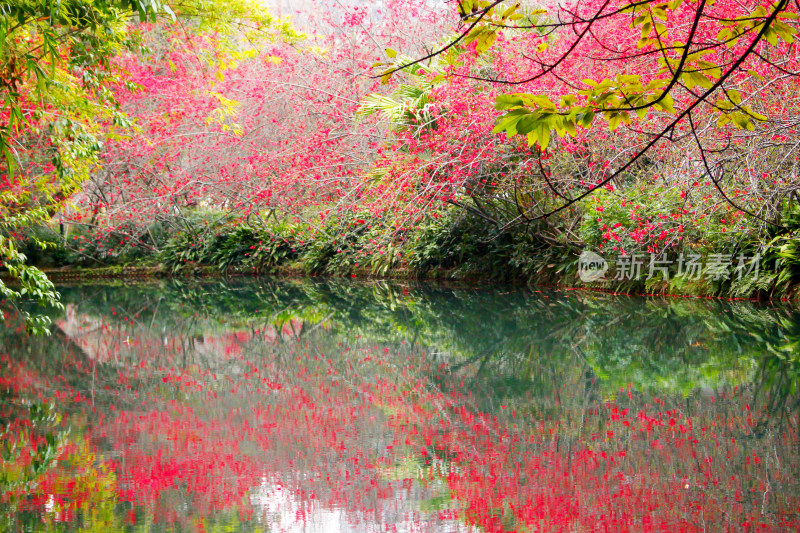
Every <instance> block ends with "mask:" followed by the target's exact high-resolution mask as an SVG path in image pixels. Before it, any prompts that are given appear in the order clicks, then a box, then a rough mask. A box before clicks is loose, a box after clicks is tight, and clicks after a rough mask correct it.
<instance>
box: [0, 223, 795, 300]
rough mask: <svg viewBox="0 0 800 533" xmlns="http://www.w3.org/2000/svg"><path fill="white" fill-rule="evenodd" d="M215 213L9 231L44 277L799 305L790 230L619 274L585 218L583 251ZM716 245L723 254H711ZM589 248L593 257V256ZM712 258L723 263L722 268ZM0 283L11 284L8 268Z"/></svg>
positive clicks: (476, 236)
mask: <svg viewBox="0 0 800 533" xmlns="http://www.w3.org/2000/svg"><path fill="white" fill-rule="evenodd" d="M215 215H216V214H214V213H200V212H198V213H195V216H194V217H193V218H192V219H186V220H184V221H183V222H184V224H183V226H182V229H178V230H176V229H175V228H176V227H177V225H176V224H175V223H174V222H175V221H171V223H170V224H168V225H167V224H164V225H161V224H155V225H152V226H149V227H146V228H134V227H124V228H118V229H117V231H115V232H107V231H104V232H98V233H91V232H87V231H85V230H82V229H81V227H80V226H60V225H38V226H34V227H30V228H28V229H27V230H26V233H25V234H23V235H20V236H18V239H19V243H20V252H21V253H22V254H23V255H24V256H25V257H26V259H27V261H28V262H29V263H30V264H31V265H33V266H35V267H37V268H39V269H40V270H41V271H42V272H44V274H45V275H46V276H47V277H48V278H49V279H50V280H51V281H53V282H66V281H72V280H75V281H84V280H92V279H104V278H116V279H137V278H153V279H155V278H169V277H178V278H181V277H229V276H261V275H274V276H278V277H323V278H326V277H328V278H355V279H377V280H396V281H436V282H446V283H456V284H466V285H471V284H475V283H485V282H495V283H508V284H516V285H530V286H539V287H554V288H556V287H557V288H562V289H586V290H591V291H599V292H609V293H616V294H629V295H641V296H657V297H706V298H708V297H713V298H724V299H737V300H754V301H779V300H783V301H787V300H790V301H793V302H798V301H800V291H798V290H797V288H798V286H800V285H799V283H800V254H793V251H794V250H797V249H800V246H797V243H798V242H800V239H798V238H797V237H795V236H794V232H792V233H790V234H788V235H783V236H775V237H773V239H772V241H771V242H769V244H768V245H764V244H760V242H762V243H763V242H764V241H760V242H759V241H755V240H754V241H751V242H747V241H744V242H740V243H738V244H737V245H736V246H735V247H734V248H729V247H728V246H730V245H732V243H733V242H734V239H733V238H732V239H731V240H730V241H726V240H721V241H718V242H717V243H716V245H715V246H705V247H703V246H701V245H700V244H699V239H698V242H684V243H682V246H681V247H680V248H679V249H678V250H676V251H675V252H672V253H661V254H657V255H656V254H653V255H652V256H651V255H649V254H639V255H638V256H637V255H636V254H633V257H634V263H635V262H636V258H637V257H638V261H639V262H640V264H639V265H638V267H637V269H636V272H634V271H633V270H634V269H632V268H631V264H630V260H629V259H628V264H627V269H628V272H627V276H626V273H625V272H622V275H620V270H621V269H622V270H624V269H625V268H626V267H625V264H624V262H625V260H626V259H625V257H622V263H621V262H620V257H619V256H617V262H616V268H613V266H614V264H615V263H614V262H613V260H612V259H613V257H614V256H613V255H611V254H608V255H607V254H604V252H603V250H602V246H592V242H591V232H590V231H587V230H586V228H587V224H585V223H584V225H583V228H582V230H583V234H584V236H588V238H585V239H584V242H585V244H584V247H583V248H581V247H579V246H576V245H575V244H574V243H568V242H563V243H559V242H558V241H553V242H548V241H545V240H542V239H541V237H540V235H539V234H538V233H536V232H529V231H517V232H504V233H499V234H497V235H494V234H492V233H491V232H487V230H486V227H485V225H484V224H482V221H481V219H480V218H479V217H475V216H471V215H470V214H469V213H465V212H463V211H459V210H455V209H452V210H449V211H447V210H445V211H443V212H442V214H441V216H439V217H433V218H430V219H429V220H428V221H427V222H426V223H424V224H420V225H419V227H418V228H416V229H415V230H413V231H409V232H405V233H401V232H395V233H394V238H393V239H392V240H391V242H390V243H389V244H386V239H385V236H386V234H387V233H389V231H390V228H387V227H386V226H385V225H384V224H382V223H381V220H376V219H373V220H369V219H363V218H358V216H353V217H349V218H347V219H338V220H336V219H334V218H333V217H331V218H330V219H328V220H327V221H326V222H327V223H326V224H325V227H324V228H322V230H321V229H319V228H315V227H311V226H308V225H304V224H302V223H299V222H294V223H287V222H285V221H283V222H274V221H272V222H267V221H261V220H256V221H255V223H249V224H245V223H242V222H241V221H227V222H224V223H221V224H215V223H214V222H213V220H215ZM217 220H218V219H217ZM588 226H589V230H591V225H588ZM132 235H134V236H135V238H131V236H132ZM698 235H702V233H701V232H698ZM742 240H743V239H742ZM377 242H380V244H373V243H377ZM720 245H722V246H720ZM725 245H728V246H725ZM726 248H727V253H721V252H723V251H725V250H726ZM585 251H591V252H593V255H594V254H595V253H596V252H599V254H604V255H607V258H608V259H609V263H610V265H611V266H610V267H609V266H607V267H606V268H608V273H607V274H606V276H605V280H603V281H597V282H583V281H582V280H581V275H580V274H581V272H579V269H580V268H581V264H580V261H581V258H582V257H583V256H582V255H581V254H582V252H585ZM689 252H691V253H694V254H695V255H694V256H693V257H694V258H695V259H696V262H697V263H698V264H697V266H698V269H697V270H695V271H694V272H692V271H691V270H690V269H689V270H688V271H687V269H686V268H684V264H687V265H688V264H689V260H690V253H689ZM684 253H686V257H684ZM599 254H597V255H594V256H595V257H602V256H601V255H599ZM714 258H716V263H717V265H716V266H717V272H716V274H714V275H708V274H709V273H711V270H705V272H704V271H703V270H702V268H703V267H704V266H705V267H707V268H708V269H711V268H712V262H713V261H712V259H714ZM720 258H723V259H720ZM651 260H653V261H656V263H657V264H659V265H662V266H656V267H655V274H654V272H652V271H651V270H650V269H652V268H653V267H652V265H649V264H648V261H651ZM722 260H724V261H727V263H724V264H723V265H722V268H720V261H722ZM737 261H738V266H737ZM634 274H638V275H634ZM693 274H694V275H693ZM665 276H666V279H664V277H665ZM615 277H617V278H619V277H622V278H624V279H614V278H615ZM0 279H3V280H4V281H6V282H7V283H13V281H14V280H13V279H12V278H10V277H9V276H7V273H2V274H0Z"/></svg>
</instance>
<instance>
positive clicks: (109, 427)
mask: <svg viewBox="0 0 800 533" xmlns="http://www.w3.org/2000/svg"><path fill="white" fill-rule="evenodd" d="M60 290H61V292H62V295H63V299H64V302H65V304H66V310H65V312H64V313H63V314H60V315H57V316H55V315H54V317H53V318H54V328H53V334H52V335H51V336H50V337H46V338H31V337H27V336H25V335H24V334H23V333H21V332H20V329H19V327H18V325H15V324H14V323H13V320H12V322H10V323H9V324H7V326H8V327H3V329H0V361H1V362H0V435H1V436H2V444H0V452H2V457H0V531H136V532H138V531H149V532H157V531H209V532H211V531H214V532H223V531H225V532H228V531H248V532H250V531H252V532H255V531H263V532H267V531H272V532H275V531H303V532H339V531H364V532H366V531H369V532H383V531H388V532H395V531H397V532H402V531H442V532H444V531H447V532H460V531H522V532H525V531H566V532H583V531H797V530H798V528H800V440H798V411H800V394H798V390H797V384H798V380H799V379H800V356H799V355H798V353H799V352H800V344H799V343H800V313H798V312H797V311H795V310H792V309H786V308H780V307H774V306H762V307H759V306H755V305H753V304H751V303H748V302H743V303H730V302H718V301H708V300H697V299H673V300H646V299H638V298H628V297H622V298H617V297H613V296H608V295H602V294H598V293H591V292H578V291H533V290H524V289H518V288H481V289H448V288H442V287H438V288H424V287H417V286H409V285H391V284H384V283H370V284H357V283H342V282H330V283H318V282H310V281H302V282H300V281H280V282H278V281H270V280H241V281H232V282H218V281H215V282H213V283H178V282H161V283H150V284H132V283H121V282H120V283H116V284H109V285H80V286H70V287H61V288H60Z"/></svg>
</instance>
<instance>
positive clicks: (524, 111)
mask: <svg viewBox="0 0 800 533" xmlns="http://www.w3.org/2000/svg"><path fill="white" fill-rule="evenodd" d="M571 101H572V100H571V99H570V98H569V97H565V99H564V100H562V104H563V103H565V102H566V103H569V102H571ZM495 108H497V109H498V110H504V109H506V110H508V111H507V112H506V113H505V114H504V115H502V116H501V117H500V118H499V119H498V120H497V123H496V124H495V127H494V132H495V133H501V132H505V133H506V135H508V136H514V135H526V136H527V137H528V144H530V145H531V146H532V145H534V144H538V145H539V147H540V148H541V149H542V150H545V149H546V148H547V147H548V146H549V144H550V140H551V132H552V131H553V130H555V132H556V133H557V134H558V135H559V136H561V137H563V136H565V135H567V134H569V135H576V133H577V126H578V125H579V124H578V120H579V119H578V117H577V114H576V113H573V114H565V113H561V112H559V110H558V107H557V106H556V104H555V103H554V102H552V101H551V100H550V99H549V98H548V97H546V96H544V95H534V94H505V95H500V96H498V97H497V99H496V100H495ZM590 122H591V119H590Z"/></svg>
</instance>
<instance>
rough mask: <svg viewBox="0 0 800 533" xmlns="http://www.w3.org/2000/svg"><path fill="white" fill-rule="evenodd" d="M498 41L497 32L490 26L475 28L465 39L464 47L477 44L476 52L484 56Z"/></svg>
mask: <svg viewBox="0 0 800 533" xmlns="http://www.w3.org/2000/svg"><path fill="white" fill-rule="evenodd" d="M496 39H497V30H496V29H494V28H492V27H490V26H475V27H474V28H473V29H472V31H470V32H469V33H468V34H467V36H466V37H465V38H464V45H469V44H471V43H473V42H477V44H476V45H475V50H476V51H477V52H478V53H479V54H482V53H484V52H485V51H486V50H488V49H489V48H490V47H491V46H492V45H493V44H494V42H495V40H496Z"/></svg>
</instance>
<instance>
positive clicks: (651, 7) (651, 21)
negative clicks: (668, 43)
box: [629, 2, 674, 48]
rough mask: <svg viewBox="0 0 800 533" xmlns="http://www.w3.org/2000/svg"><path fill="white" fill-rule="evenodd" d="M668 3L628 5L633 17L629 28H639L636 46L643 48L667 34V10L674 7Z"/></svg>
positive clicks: (655, 42)
mask: <svg viewBox="0 0 800 533" xmlns="http://www.w3.org/2000/svg"><path fill="white" fill-rule="evenodd" d="M671 4H672V2H670V3H661V4H650V3H642V4H637V5H633V6H630V8H629V9H630V10H632V11H633V13H634V17H633V21H631V28H638V29H639V30H640V38H639V41H638V42H637V43H636V46H637V48H644V47H646V46H650V45H652V44H657V43H658V41H660V40H663V39H664V38H665V37H666V35H667V26H666V25H665V24H664V22H665V21H666V20H667V12H668V11H670V10H672V9H674V8H673V7H671Z"/></svg>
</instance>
